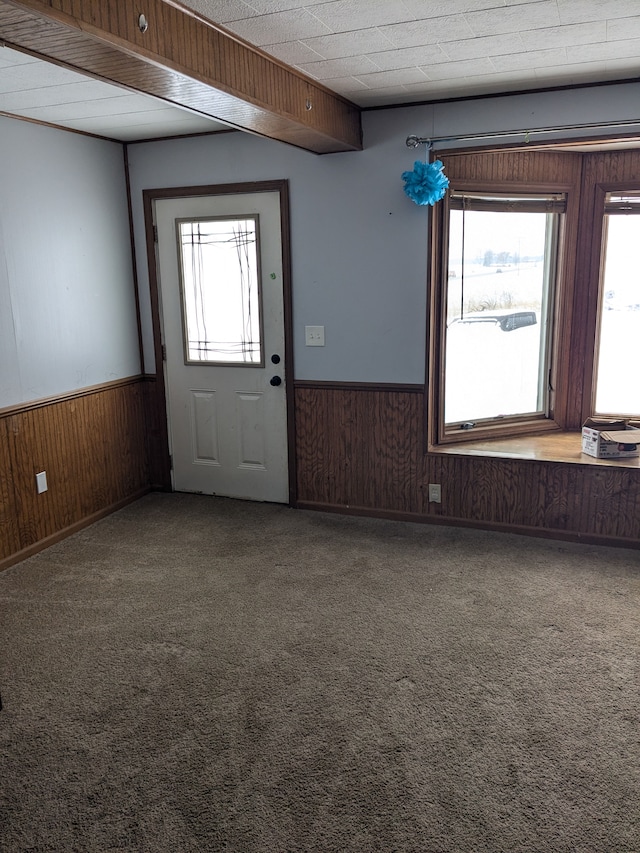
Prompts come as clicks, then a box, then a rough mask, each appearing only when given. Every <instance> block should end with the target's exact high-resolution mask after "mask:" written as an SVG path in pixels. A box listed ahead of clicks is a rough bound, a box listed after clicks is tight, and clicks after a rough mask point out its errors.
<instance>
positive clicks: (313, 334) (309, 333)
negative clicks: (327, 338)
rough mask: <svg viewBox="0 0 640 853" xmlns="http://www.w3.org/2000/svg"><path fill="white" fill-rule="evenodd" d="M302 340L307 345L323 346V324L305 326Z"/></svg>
mask: <svg viewBox="0 0 640 853" xmlns="http://www.w3.org/2000/svg"><path fill="white" fill-rule="evenodd" d="M304 342H305V345H306V346H308V347H323V346H324V326H305V327H304Z"/></svg>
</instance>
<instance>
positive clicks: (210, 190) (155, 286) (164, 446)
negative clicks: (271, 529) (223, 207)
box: [142, 179, 297, 506]
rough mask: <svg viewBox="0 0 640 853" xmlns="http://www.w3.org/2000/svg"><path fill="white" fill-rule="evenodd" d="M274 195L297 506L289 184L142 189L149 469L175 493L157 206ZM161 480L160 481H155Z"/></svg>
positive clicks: (292, 484) (292, 485)
mask: <svg viewBox="0 0 640 853" xmlns="http://www.w3.org/2000/svg"><path fill="white" fill-rule="evenodd" d="M261 192H263V193H274V192H277V193H278V194H279V197H280V228H281V237H280V239H281V243H282V295H283V308H284V314H283V322H284V368H285V376H286V377H287V379H286V383H285V395H286V396H285V400H286V407H287V448H288V466H289V505H290V506H295V503H296V483H297V480H296V456H295V445H296V442H295V417H294V408H293V404H294V387H293V313H292V288H291V238H290V218H289V182H288V181H287V180H286V179H283V180H277V181H252V182H247V183H233V184H208V185H205V186H196V187H164V188H159V189H150V190H143V191H142V199H143V205H144V225H145V237H146V244H147V266H148V269H149V294H150V299H151V322H152V330H153V347H154V350H153V351H154V356H155V362H156V366H155V373H152V374H145V378H146V379H147V380H148V384H149V386H150V387H149V388H148V391H149V394H148V407H149V408H150V409H151V411H149V415H150V423H151V429H150V433H151V434H150V435H149V436H148V446H149V468H150V471H152V472H153V474H152V477H151V480H152V485H153V486H156V487H158V488H160V489H162V490H164V491H169V492H170V491H172V483H171V457H170V455H169V428H168V412H167V392H166V385H165V375H164V368H163V364H164V360H165V359H164V354H163V346H162V340H163V327H162V317H161V315H160V295H159V288H160V282H159V275H158V259H157V256H156V237H155V228H154V222H153V213H154V204H155V202H156V201H158V200H160V199H175V198H196V197H198V196H215V195H242V194H249V193H261ZM156 481H157V482H156Z"/></svg>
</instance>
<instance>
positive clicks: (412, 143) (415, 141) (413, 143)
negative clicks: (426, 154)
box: [406, 135, 433, 151]
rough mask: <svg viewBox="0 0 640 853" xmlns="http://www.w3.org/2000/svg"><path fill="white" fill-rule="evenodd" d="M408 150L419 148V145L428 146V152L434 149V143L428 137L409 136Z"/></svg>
mask: <svg viewBox="0 0 640 853" xmlns="http://www.w3.org/2000/svg"><path fill="white" fill-rule="evenodd" d="M406 144H407V148H417V147H418V146H419V145H426V146H427V151H430V150H431V149H432V148H433V142H432V141H431V140H430V139H429V138H427V137H418V136H413V135H412V136H407V143H406Z"/></svg>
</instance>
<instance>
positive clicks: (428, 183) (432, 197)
mask: <svg viewBox="0 0 640 853" xmlns="http://www.w3.org/2000/svg"><path fill="white" fill-rule="evenodd" d="M443 169H444V166H443V165H442V162H441V161H440V160H434V161H433V163H423V162H422V161H420V160H416V162H415V163H414V164H413V172H403V173H402V180H403V181H404V191H405V193H406V194H407V195H408V196H409V198H410V199H411V200H412V201H415V203H416V204H430V205H434V204H435V203H436V202H437V201H440V199H441V198H443V196H444V194H445V192H446V191H447V187H448V186H449V178H447V176H446V175H445V174H444V172H443Z"/></svg>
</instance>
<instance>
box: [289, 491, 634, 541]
mask: <svg viewBox="0 0 640 853" xmlns="http://www.w3.org/2000/svg"><path fill="white" fill-rule="evenodd" d="M294 506H295V508H296V509H308V510H313V511H317V512H332V513H336V514H338V515H359V516H363V517H365V518H386V519H388V520H389V521H409V522H413V523H415V524H441V525H445V526H447V527H470V528H473V529H475V530H492V531H495V532H497V533H515V534H518V535H519V536H533V537H536V538H540V539H558V540H561V541H563V542H580V543H582V544H583V545H609V546H612V547H615V548H633V549H640V540H638V539H625V538H623V537H620V536H598V535H597V534H593V533H580V532H577V531H572V530H557V529H553V528H547V527H529V526H527V525H523V524H520V525H518V524H504V523H501V522H495V521H480V520H477V519H467V518H453V517H450V516H446V515H421V514H420V513H417V512H401V511H399V510H382V509H371V508H370V507H362V506H345V505H343V504H328V503H327V504H325V503H316V502H315V501H296V503H295V504H294Z"/></svg>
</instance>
